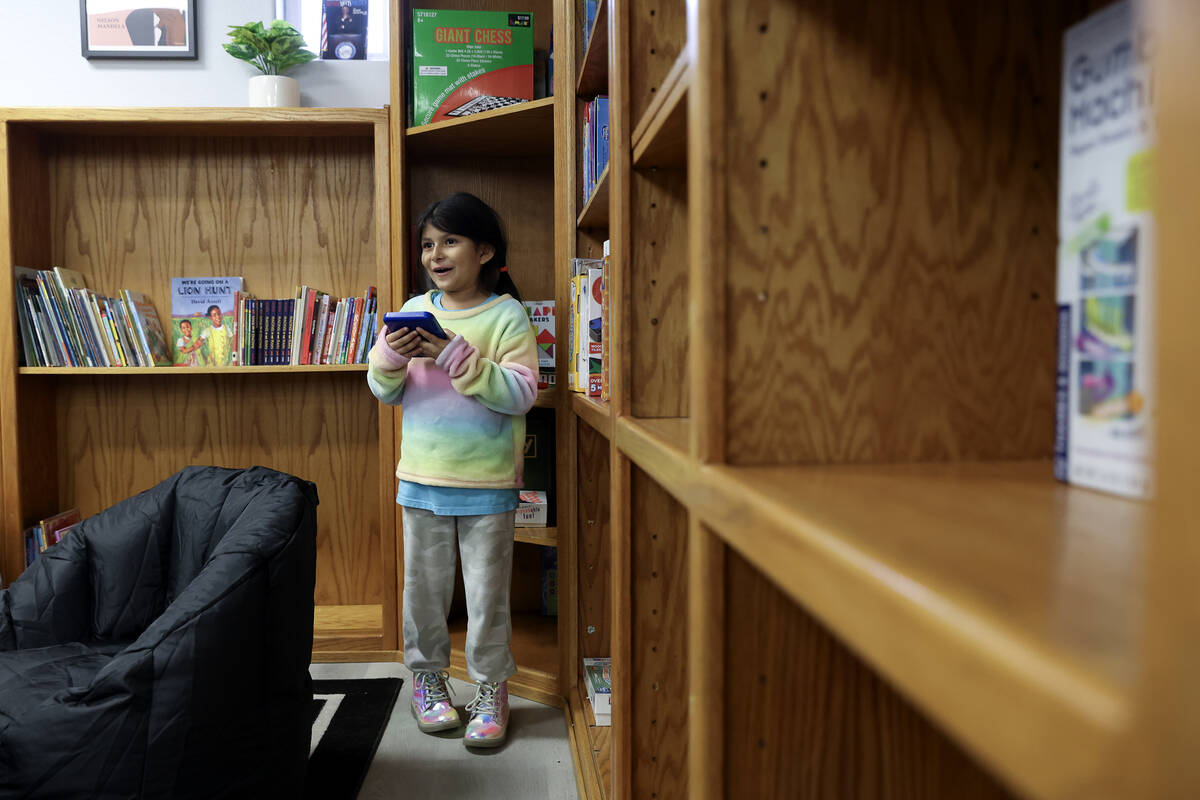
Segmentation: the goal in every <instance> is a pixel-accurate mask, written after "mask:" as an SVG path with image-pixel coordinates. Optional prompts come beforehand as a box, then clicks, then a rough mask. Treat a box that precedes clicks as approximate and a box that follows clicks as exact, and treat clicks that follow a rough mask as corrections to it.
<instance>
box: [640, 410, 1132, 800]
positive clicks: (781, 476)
mask: <svg viewBox="0 0 1200 800" xmlns="http://www.w3.org/2000/svg"><path fill="white" fill-rule="evenodd" d="M620 441H621V427H620V426H618V442H620ZM674 491H676V492H677V496H678V497H679V498H680V501H681V502H683V503H684V504H685V505H686V506H687V507H688V508H689V509H690V510H691V512H692V513H694V514H698V515H699V516H700V517H701V519H702V520H703V521H704V522H705V524H707V525H709V526H711V528H712V529H713V530H714V531H716V532H718V533H719V534H720V536H721V538H722V539H723V540H724V541H725V542H726V543H727V544H728V545H729V546H730V547H731V548H732V549H734V550H736V551H737V552H738V553H739V555H740V556H741V557H743V558H745V559H746V560H747V561H748V562H750V563H751V564H752V565H753V566H754V567H755V568H756V569H757V570H759V571H760V572H761V573H762V574H763V576H764V577H765V578H766V579H768V580H770V581H772V582H773V583H774V584H775V585H776V586H778V587H779V588H780V590H781V591H782V592H783V593H785V594H787V595H788V596H789V597H791V598H792V599H793V600H794V601H795V602H797V603H802V604H803V605H804V607H805V608H806V609H807V610H808V611H809V613H811V614H812V615H813V616H814V617H815V618H816V619H818V620H820V622H821V624H822V625H824V626H825V627H827V628H828V629H829V630H830V631H832V632H833V633H834V634H835V635H836V636H837V637H838V638H839V639H841V640H842V641H844V642H846V644H847V645H848V646H849V647H851V648H853V650H854V651H855V652H856V653H857V654H858V656H859V657H860V658H862V659H863V660H864V661H865V662H867V663H868V664H870V665H871V666H872V668H873V669H875V670H876V671H877V672H878V673H879V674H880V675H882V676H883V677H885V678H886V679H887V680H888V681H889V682H890V683H891V684H892V685H893V686H895V687H897V689H898V690H899V691H901V692H902V693H903V694H904V695H905V696H906V697H908V698H910V699H911V700H912V701H913V702H914V703H915V704H916V705H917V706H918V707H920V708H921V709H922V710H923V712H924V713H925V714H927V715H928V717H929V718H930V719H932V720H935V721H936V722H937V724H938V725H939V726H940V727H941V728H942V729H943V730H945V731H947V732H948V733H949V734H950V735H951V736H953V738H954V739H955V741H956V742H958V743H959V744H960V746H962V747H963V748H964V749H966V750H967V751H969V752H970V753H972V754H974V756H975V757H976V758H978V759H979V760H980V762H981V763H984V764H986V765H988V766H989V768H991V769H993V770H994V771H995V773H996V774H998V775H1002V776H1003V777H1004V779H1005V780H1006V781H1008V782H1009V783H1010V784H1011V785H1013V786H1017V787H1020V789H1021V791H1022V792H1025V793H1027V794H1029V795H1031V796H1036V797H1048V798H1050V797H1053V798H1076V797H1078V798H1086V797H1096V796H1103V795H1104V793H1105V791H1104V786H1105V774H1106V773H1105V772H1104V769H1105V768H1106V767H1107V766H1108V765H1110V764H1112V763H1114V762H1115V761H1117V760H1119V759H1121V758H1123V757H1124V756H1123V755H1122V753H1123V751H1124V750H1125V749H1126V745H1125V744H1124V743H1123V742H1122V740H1121V733H1122V732H1123V731H1125V730H1126V727H1127V725H1128V723H1129V720H1130V718H1131V704H1132V701H1133V698H1134V689H1135V687H1136V686H1137V685H1138V683H1137V681H1138V677H1137V676H1138V674H1139V670H1140V667H1139V654H1138V647H1139V642H1140V641H1141V637H1142V635H1143V634H1142V631H1143V627H1144V604H1143V594H1144V591H1145V589H1144V586H1145V580H1146V577H1147V576H1146V575H1145V573H1144V569H1143V565H1144V555H1143V553H1144V548H1145V543H1146V537H1147V535H1148V531H1147V526H1148V524H1149V523H1148V509H1146V508H1145V506H1144V504H1140V503H1136V502H1132V501H1129V500H1126V499H1124V498H1116V497H1111V496H1107V495H1103V494H1100V493H1097V492H1090V491H1087V490H1083V489H1078V488H1075V487H1068V486H1065V485H1062V484H1059V483H1057V482H1056V481H1054V480H1053V478H1052V477H1051V469H1050V463H1049V461H1042V462H1017V463H1008V462H1003V463H990V464H970V465H961V464H960V465H944V464H926V465H874V466H846V467H839V468H837V469H832V468H828V467H796V468H785V467H716V466H707V467H705V466H698V467H696V468H693V469H687V468H686V467H685V468H684V469H683V475H682V476H681V477H679V478H678V479H677V480H676V488H675V489H674ZM848 598H850V600H848Z"/></svg>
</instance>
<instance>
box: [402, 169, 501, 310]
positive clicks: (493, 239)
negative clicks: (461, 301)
mask: <svg viewBox="0 0 1200 800" xmlns="http://www.w3.org/2000/svg"><path fill="white" fill-rule="evenodd" d="M426 225H432V226H433V227H435V228H437V229H438V230H442V231H445V232H446V233H453V234H456V235H458V236H463V237H466V238H467V239H470V240H471V241H472V242H474V243H475V246H476V247H478V246H479V245H481V244H484V243H487V244H490V245H491V246H492V249H493V250H495V253H494V254H493V255H492V257H491V258H489V259H488V260H487V263H485V264H484V265H483V267H482V268H481V269H480V270H479V282H480V284H482V285H483V288H485V289H487V290H488V291H489V292H495V293H496V294H510V295H512V296H513V298H514V299H515V300H518V301H519V300H520V299H521V294H520V292H518V291H517V285H516V284H515V283H513V279H512V276H511V275H509V273H508V270H507V269H506V270H504V271H503V272H501V271H500V269H501V267H507V266H508V241H507V240H506V239H505V238H504V231H503V229H502V228H501V226H500V217H499V216H497V214H496V212H495V211H493V210H492V207H491V206H489V205H488V204H487V203H485V202H483V201H482V200H480V199H479V198H478V197H476V196H475V195H473V194H470V193H468V192H456V193H455V194H452V195H450V196H449V197H447V198H445V199H443V200H438V201H436V202H434V203H431V204H430V205H429V207H428V208H426V209H425V210H424V211H422V212H421V216H420V217H418V218H417V240H418V242H419V241H420V238H421V236H423V235H424V233H425V226H426Z"/></svg>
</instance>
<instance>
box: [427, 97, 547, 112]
mask: <svg viewBox="0 0 1200 800" xmlns="http://www.w3.org/2000/svg"><path fill="white" fill-rule="evenodd" d="M526 102H528V100H526V99H525V98H523V97H496V96H495V95H490V94H481V95H479V96H478V97H473V98H471V99H470V100H468V101H467V102H465V103H463V104H462V105H461V106H459V107H458V108H455V109H453V110H451V111H447V112H446V116H447V117H465V116H467V115H468V114H478V113H479V112H481V111H491V110H492V109H494V108H504V107H505V106H511V105H515V104H516V103H526Z"/></svg>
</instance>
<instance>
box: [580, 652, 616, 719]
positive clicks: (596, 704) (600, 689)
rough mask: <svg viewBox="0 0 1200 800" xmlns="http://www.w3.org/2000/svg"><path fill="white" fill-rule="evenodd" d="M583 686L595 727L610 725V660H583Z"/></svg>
mask: <svg viewBox="0 0 1200 800" xmlns="http://www.w3.org/2000/svg"><path fill="white" fill-rule="evenodd" d="M583 686H584V688H585V689H586V690H587V696H588V703H590V704H591V706H592V716H594V717H595V718H596V725H597V726H600V727H607V726H610V725H612V659H610V658H585V659H584V660H583Z"/></svg>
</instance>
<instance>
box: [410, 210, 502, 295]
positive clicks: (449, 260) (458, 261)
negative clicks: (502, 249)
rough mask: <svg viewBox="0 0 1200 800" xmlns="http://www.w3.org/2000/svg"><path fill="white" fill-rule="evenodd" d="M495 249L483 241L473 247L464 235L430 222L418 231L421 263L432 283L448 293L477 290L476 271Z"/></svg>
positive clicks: (463, 293)
mask: <svg viewBox="0 0 1200 800" xmlns="http://www.w3.org/2000/svg"><path fill="white" fill-rule="evenodd" d="M495 252H496V251H495V248H493V247H492V246H491V245H490V244H488V243H487V242H484V243H483V244H481V245H478V246H476V244H475V242H473V241H471V240H470V239H468V238H467V237H465V236H459V235H458V234H456V233H446V232H445V231H443V230H441V229H440V228H435V227H434V226H433V225H426V226H425V230H423V231H422V232H421V264H422V265H423V266H424V267H425V271H426V272H428V273H429V277H430V278H432V279H433V283H434V285H435V286H437V288H439V289H441V290H442V291H443V292H445V293H446V294H448V295H451V296H454V295H467V296H469V295H471V294H474V293H476V292H481V291H482V287H481V286H480V285H479V271H480V269H481V268H482V267H483V265H484V264H486V263H487V262H488V261H490V260H491V258H492V256H493V255H494V254H495Z"/></svg>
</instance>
